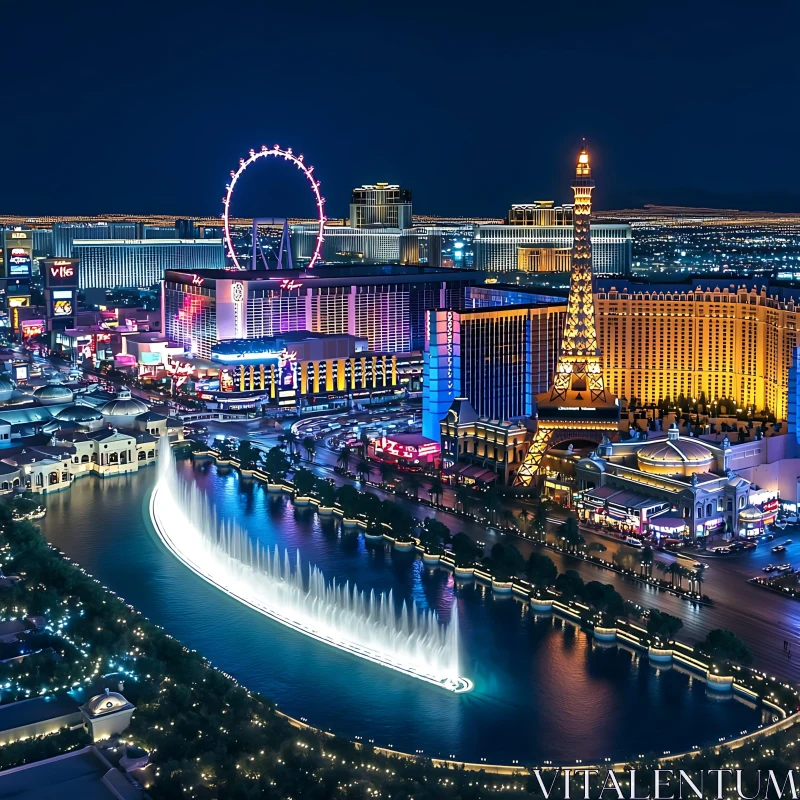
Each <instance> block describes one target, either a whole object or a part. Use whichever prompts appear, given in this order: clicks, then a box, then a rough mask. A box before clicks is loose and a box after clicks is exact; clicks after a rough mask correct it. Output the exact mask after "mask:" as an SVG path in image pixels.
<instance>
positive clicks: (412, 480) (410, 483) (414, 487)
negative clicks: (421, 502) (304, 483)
mask: <svg viewBox="0 0 800 800" xmlns="http://www.w3.org/2000/svg"><path fill="white" fill-rule="evenodd" d="M404 482H405V485H406V491H407V492H408V493H409V494H411V495H413V497H414V499H415V500H416V499H417V497H418V496H419V487H420V486H422V483H421V482H420V479H419V476H418V475H417V473H416V472H409V473H408V475H406V477H405V481H404Z"/></svg>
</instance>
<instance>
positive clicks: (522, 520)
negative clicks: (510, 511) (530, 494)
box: [517, 508, 531, 534]
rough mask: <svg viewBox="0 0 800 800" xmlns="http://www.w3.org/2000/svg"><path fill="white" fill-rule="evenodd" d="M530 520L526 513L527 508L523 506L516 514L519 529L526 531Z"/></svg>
mask: <svg viewBox="0 0 800 800" xmlns="http://www.w3.org/2000/svg"><path fill="white" fill-rule="evenodd" d="M530 520H531V515H530V514H529V513H528V510H527V509H526V508H523V509H522V511H520V512H519V515H518V516H517V522H518V524H519V529H520V530H521V531H522V532H523V533H525V534H527V533H528V527H529V525H530Z"/></svg>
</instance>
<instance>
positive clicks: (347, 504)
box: [336, 483, 361, 519]
mask: <svg viewBox="0 0 800 800" xmlns="http://www.w3.org/2000/svg"><path fill="white" fill-rule="evenodd" d="M336 500H337V502H338V503H339V505H340V506H341V507H342V511H343V512H344V515H345V517H347V518H348V519H353V518H354V517H355V516H356V514H358V508H359V503H360V500H361V492H359V491H358V489H356V487H355V486H351V485H350V484H349V483H347V484H345V485H344V486H340V487H339V488H338V489H337V491H336Z"/></svg>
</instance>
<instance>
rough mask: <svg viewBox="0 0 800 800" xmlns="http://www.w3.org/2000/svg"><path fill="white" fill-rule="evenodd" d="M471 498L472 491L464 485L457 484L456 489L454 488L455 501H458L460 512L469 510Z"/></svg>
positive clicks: (463, 512) (464, 512)
mask: <svg viewBox="0 0 800 800" xmlns="http://www.w3.org/2000/svg"><path fill="white" fill-rule="evenodd" d="M472 500H473V495H472V492H471V491H470V490H469V489H468V488H467V487H466V486H459V487H458V489H456V503H458V506H459V508H460V509H461V513H462V514H467V513H468V512H469V507H470V505H471V504H472Z"/></svg>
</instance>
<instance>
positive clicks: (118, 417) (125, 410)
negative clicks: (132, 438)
mask: <svg viewBox="0 0 800 800" xmlns="http://www.w3.org/2000/svg"><path fill="white" fill-rule="evenodd" d="M147 410H148V408H147V404H146V403H143V402H142V401H141V400H137V399H136V398H135V397H132V396H131V393H130V390H129V389H120V390H119V394H117V396H116V397H115V398H114V399H113V400H109V401H108V402H107V403H106V404H105V405H103V406H102V407H101V408H100V413H101V414H102V415H103V420H104V421H105V422H107V423H108V424H109V425H112V426H113V427H115V428H132V427H133V421H134V420H135V419H136V417H138V416H139V414H144V412H145V411H147Z"/></svg>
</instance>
